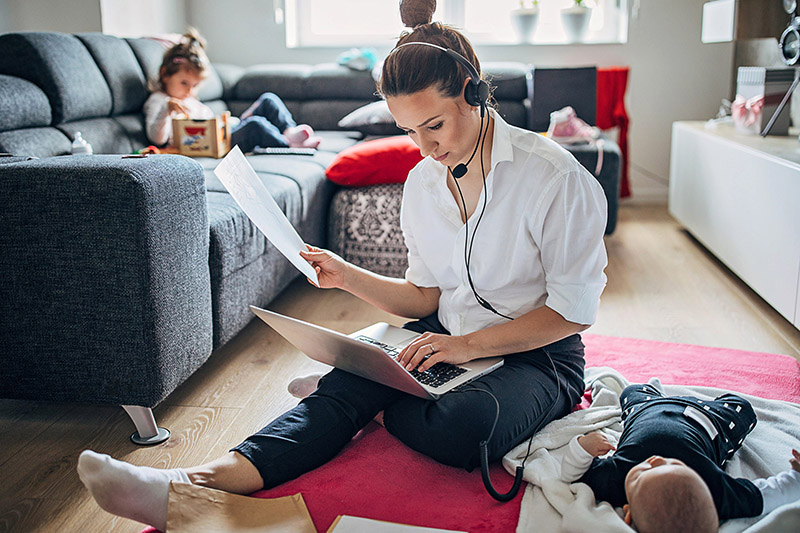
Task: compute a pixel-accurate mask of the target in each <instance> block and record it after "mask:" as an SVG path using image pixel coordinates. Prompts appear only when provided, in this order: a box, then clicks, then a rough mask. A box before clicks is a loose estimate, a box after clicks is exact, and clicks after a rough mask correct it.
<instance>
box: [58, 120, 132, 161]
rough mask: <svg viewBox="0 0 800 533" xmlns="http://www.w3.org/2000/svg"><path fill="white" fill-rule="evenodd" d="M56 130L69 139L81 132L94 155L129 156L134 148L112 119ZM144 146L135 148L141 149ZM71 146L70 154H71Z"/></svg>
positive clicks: (73, 124) (84, 121)
mask: <svg viewBox="0 0 800 533" xmlns="http://www.w3.org/2000/svg"><path fill="white" fill-rule="evenodd" d="M58 129H59V130H61V131H63V132H64V134H65V135H66V136H67V137H69V138H70V139H74V138H75V132H78V131H79V132H81V137H83V138H84V139H86V142H88V143H89V144H91V145H92V150H93V151H94V153H96V154H130V153H132V152H134V151H135V150H134V146H133V144H132V143H131V140H130V139H129V138H128V135H127V132H126V131H125V128H123V127H122V125H121V124H120V123H119V122H117V121H116V120H114V119H113V118H90V119H86V120H76V121H74V122H67V123H66V124H60V125H59V126H58ZM143 147H144V145H142V146H138V147H136V149H137V150H138V149H139V148H143ZM71 148H72V147H71V146H70V152H67V153H71Z"/></svg>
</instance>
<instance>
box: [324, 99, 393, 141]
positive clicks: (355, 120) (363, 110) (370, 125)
mask: <svg viewBox="0 0 800 533" xmlns="http://www.w3.org/2000/svg"><path fill="white" fill-rule="evenodd" d="M337 125H338V126H339V127H340V128H342V129H344V130H356V131H360V132H361V133H363V134H364V135H402V134H403V130H401V129H400V128H398V127H397V124H395V121H394V117H392V114H391V113H390V112H389V106H388V105H387V104H386V100H378V101H377V102H370V103H369V104H367V105H364V106H361V107H359V108H358V109H356V110H355V111H351V112H350V113H348V114H347V115H345V116H344V117H343V118H342V119H341V120H340V121H339V122H338V124H337Z"/></svg>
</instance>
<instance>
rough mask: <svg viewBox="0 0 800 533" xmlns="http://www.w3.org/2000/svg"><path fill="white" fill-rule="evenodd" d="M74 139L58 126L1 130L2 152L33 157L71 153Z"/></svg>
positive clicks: (0, 144) (0, 143) (0, 142)
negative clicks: (58, 128)
mask: <svg viewBox="0 0 800 533" xmlns="http://www.w3.org/2000/svg"><path fill="white" fill-rule="evenodd" d="M71 145H72V141H70V139H69V138H68V137H67V136H66V135H64V133H63V132H61V131H59V130H57V129H56V128H49V127H48V128H25V129H19V130H11V131H0V152H7V153H9V154H15V155H27V156H33V157H52V156H55V155H64V154H68V153H70V151H71V149H72V146H71Z"/></svg>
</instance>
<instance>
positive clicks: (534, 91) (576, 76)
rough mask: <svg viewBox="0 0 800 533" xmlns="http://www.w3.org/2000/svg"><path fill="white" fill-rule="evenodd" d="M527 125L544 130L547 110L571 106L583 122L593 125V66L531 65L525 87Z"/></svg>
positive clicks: (595, 88)
mask: <svg viewBox="0 0 800 533" xmlns="http://www.w3.org/2000/svg"><path fill="white" fill-rule="evenodd" d="M528 90H529V94H530V101H531V108H530V113H531V117H530V128H531V129H532V130H533V131H547V127H548V126H549V125H550V113H552V112H553V111H558V110H559V109H561V108H563V107H566V106H572V108H573V109H574V110H575V113H576V114H577V115H578V117H579V118H581V119H582V120H583V121H584V122H586V123H587V124H589V125H591V126H594V125H595V116H596V105H597V98H596V95H597V68H596V67H581V68H536V67H534V68H532V69H531V80H530V86H529V89H528Z"/></svg>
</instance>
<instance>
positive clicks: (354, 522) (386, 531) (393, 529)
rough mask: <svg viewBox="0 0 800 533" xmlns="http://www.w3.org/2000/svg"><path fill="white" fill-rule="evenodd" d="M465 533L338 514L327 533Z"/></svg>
mask: <svg viewBox="0 0 800 533" xmlns="http://www.w3.org/2000/svg"><path fill="white" fill-rule="evenodd" d="M375 531H380V532H381V533H466V532H464V531H455V530H452V529H437V528H432V527H421V526H408V525H405V524H398V523H395V522H384V521H381V520H372V519H370V518H361V517H357V516H348V515H339V516H337V517H336V520H334V521H333V524H331V527H330V528H328V533H374V532H375Z"/></svg>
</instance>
